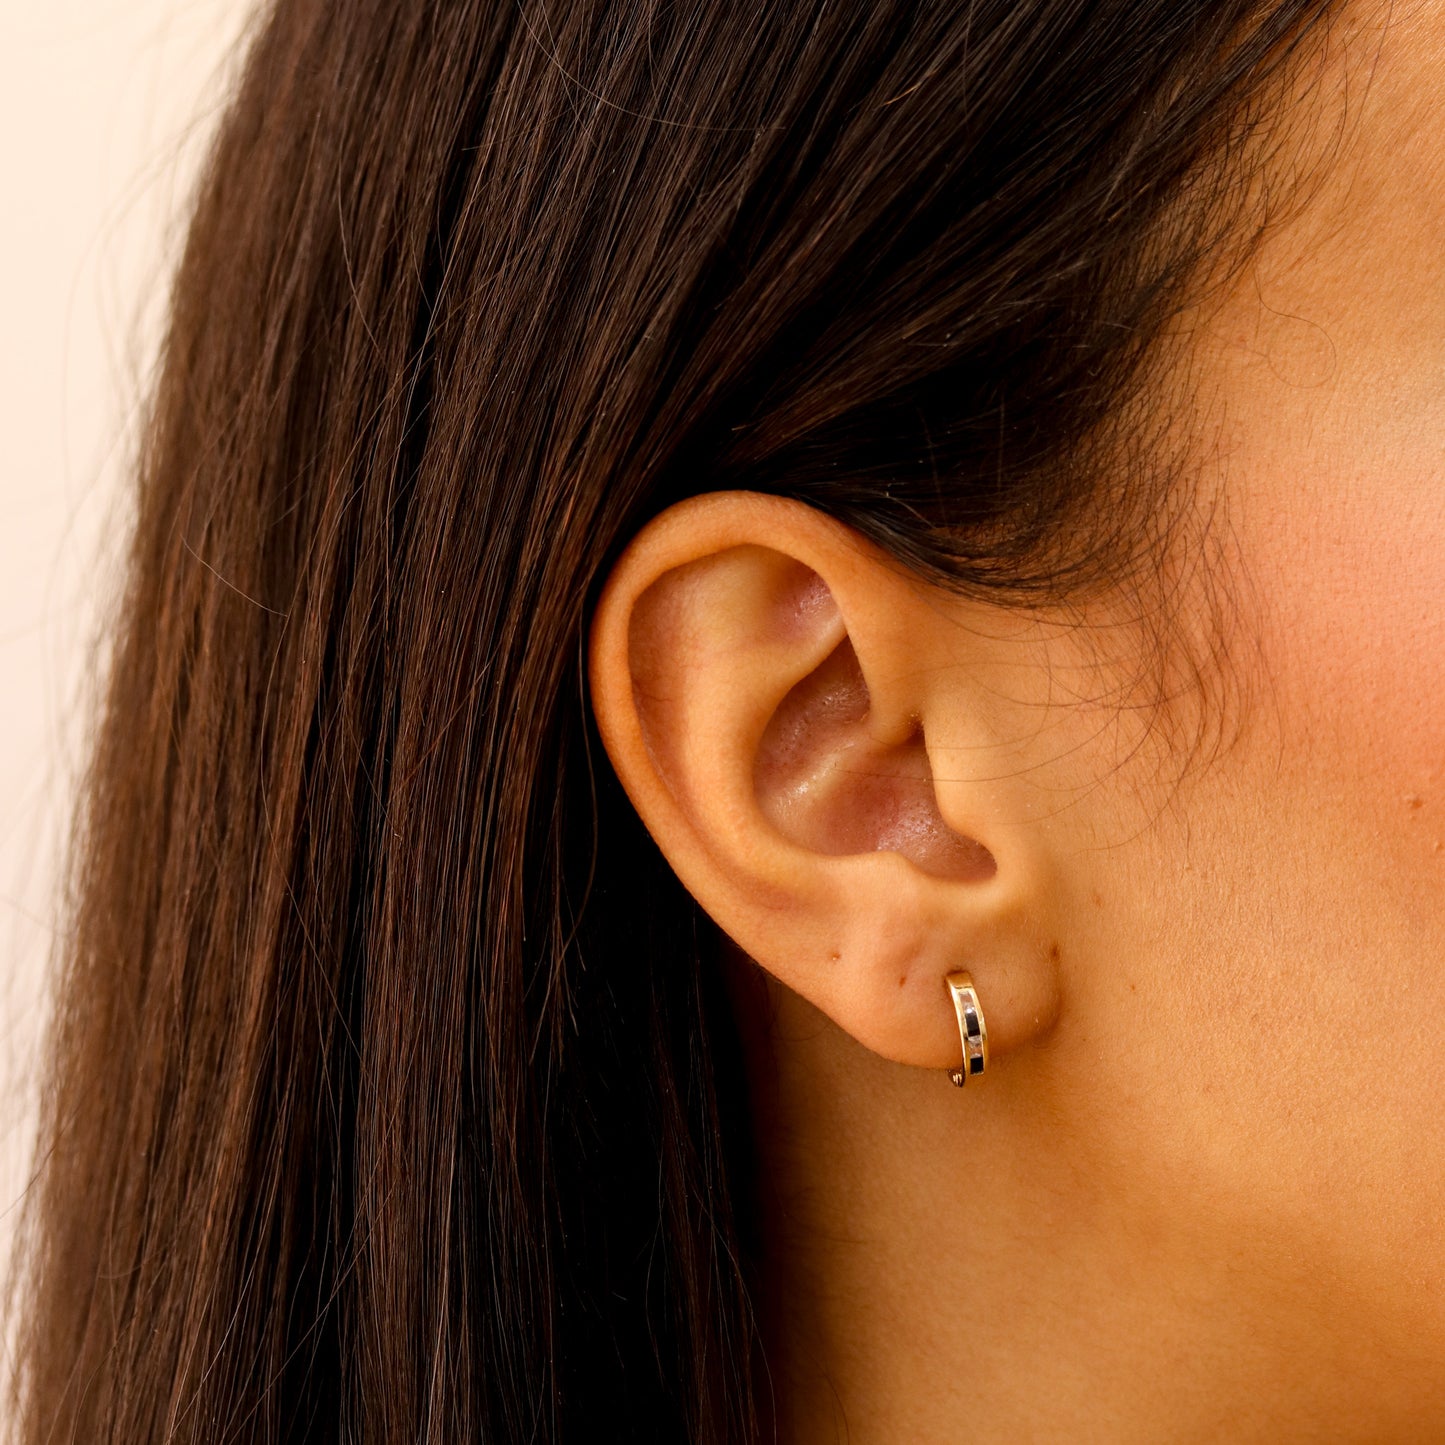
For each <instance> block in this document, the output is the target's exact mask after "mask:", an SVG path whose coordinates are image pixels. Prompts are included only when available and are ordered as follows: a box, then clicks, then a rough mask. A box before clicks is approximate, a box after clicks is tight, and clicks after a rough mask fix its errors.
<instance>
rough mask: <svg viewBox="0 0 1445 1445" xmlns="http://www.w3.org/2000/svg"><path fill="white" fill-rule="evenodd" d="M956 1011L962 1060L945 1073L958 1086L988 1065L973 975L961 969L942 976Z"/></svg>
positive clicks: (986, 1046)
mask: <svg viewBox="0 0 1445 1445" xmlns="http://www.w3.org/2000/svg"><path fill="white" fill-rule="evenodd" d="M944 983H945V984H946V985H947V986H948V992H949V994H950V996H951V997H952V999H953V1010H954V1012H955V1013H956V1014H957V1015H958V1037H959V1042H960V1043H961V1044H962V1045H963V1064H962V1066H961V1067H960V1068H957V1069H950V1070H949V1071H948V1077H949V1078H950V1079H952V1080H953V1082H954V1083H955V1084H957V1085H958V1087H959V1088H960V1089H961V1088H963V1086H964V1085H965V1084H966V1083H967V1082H968V1080H969V1079H970V1078H978V1077H979V1076H980V1075H982V1073H983V1071H984V1070H985V1069H986V1068H987V1067H988V1028H987V1027H986V1026H985V1024H984V1021H983V1009H982V1008H981V1007H980V1005H979V1002H978V994H977V992H976V991H975V990H974V987H973V979H972V978H971V977H970V976H969V975H968V974H967V973H966V972H964V971H963V970H962V969H960V970H957V971H956V972H954V973H950V974H949V975H947V977H946V978H945V979H944Z"/></svg>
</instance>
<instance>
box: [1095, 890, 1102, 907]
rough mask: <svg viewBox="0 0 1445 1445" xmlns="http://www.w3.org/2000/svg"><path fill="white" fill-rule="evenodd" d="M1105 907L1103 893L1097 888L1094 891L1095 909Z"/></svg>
mask: <svg viewBox="0 0 1445 1445" xmlns="http://www.w3.org/2000/svg"><path fill="white" fill-rule="evenodd" d="M1103 906H1104V895H1103V894H1102V893H1100V892H1099V890H1098V889H1097V888H1096V889H1095V890H1094V907H1095V908H1102V907H1103Z"/></svg>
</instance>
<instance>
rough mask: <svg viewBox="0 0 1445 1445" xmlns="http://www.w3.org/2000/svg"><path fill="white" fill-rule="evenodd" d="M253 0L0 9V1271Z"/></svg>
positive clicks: (131, 0) (107, 1)
mask: <svg viewBox="0 0 1445 1445" xmlns="http://www.w3.org/2000/svg"><path fill="white" fill-rule="evenodd" d="M253 8H254V7H253V3H252V0H26V3H21V0H0V203H3V208H4V209H3V218H4V224H3V226H0V327H3V332H0V334H3V344H0V443H3V445H0V1264H3V1258H4V1255H5V1254H6V1253H8V1250H9V1245H10V1240H11V1226H12V1223H13V1220H14V1213H15V1211H14V1207H13V1206H14V1201H15V1200H16V1198H17V1197H18V1196H19V1195H20V1193H21V1192H22V1191H23V1189H24V1187H25V1182H26V1178H27V1175H28V1172H29V1165H28V1158H27V1156H28V1152H29V1144H30V1133H31V1120H32V1118H33V1110H34V1103H35V1100H34V1094H33V1088H32V1080H33V1077H34V1067H33V1066H34V1054H35V1047H36V1041H37V1037H38V1033H39V1030H40V1028H41V1025H42V1021H43V1015H44V1008H43V997H44V979H45V963H46V958H47V955H48V952H49V950H50V948H51V946H52V943H53V937H54V929H55V908H54V888H55V879H56V876H57V875H56V865H57V860H58V857H59V849H60V845H61V843H62V841H63V834H64V829H65V825H66V820H67V815H68V811H69V806H70V797H71V793H72V788H73V784H74V777H75V773H76V769H77V766H78V763H79V761H80V760H81V759H82V757H83V744H84V728H83V722H84V717H83V711H82V709H83V704H84V697H85V689H84V683H85V681H86V678H87V676H88V674H89V672H90V671H91V670H92V662H91V643H92V640H93V636H94V633H95V629H96V626H97V622H98V620H99V619H102V618H103V616H104V609H105V606H106V605H107V602H108V598H109V596H110V595H111V592H112V590H113V581H114V566H113V563H112V559H113V557H114V555H115V551H116V547H117V544H118V543H119V542H120V541H122V540H123V536H124V523H125V496H124V491H123V486H124V480H125V462H126V459H127V456H128V454H129V450H130V446H131V443H132V441H133V427H132V426H131V418H132V417H133V415H134V410H135V405H136V401H137V399H138V397H139V395H140V393H141V390H142V388H143V385H144V377H145V374H146V371H147V368H148V366H149V364H150V359H151V355H152V350H153V345H154V338H155V337H156V335H157V320H158V317H159V313H160V305H161V302H162V301H163V289H164V281H165V276H166V270H167V267H168V265H169V263H170V260H171V258H172V256H173V255H174V249H175V242H176V239H177V237H178V234H179V228H178V222H179V220H180V219H181V217H182V215H183V205H184V200H185V195H186V190H187V187H188V185H189V184H190V181H191V179H192V177H193V176H194V172H195V165H196V162H197V160H198V158H199V155H200V153H201V151H202V149H203V147H204V144H205V140H206V137H207V135H208V134H209V129H210V124H211V122H212V121H213V120H214V118H215V115H216V112H217V109H218V107H219V106H220V105H221V103H222V102H223V101H224V98H225V94H226V77H227V75H228V74H229V73H230V72H229V65H230V61H231V58H232V56H233V55H234V52H235V40H236V38H237V36H238V35H239V34H240V32H241V29H242V26H243V24H244V22H245V20H246V19H247V18H249V16H250V15H251V13H252V11H253ZM7 1354H8V1352H7ZM0 1427H3V1421H0ZM4 1433H5V1432H4V1431H3V1428H0V1434H4Z"/></svg>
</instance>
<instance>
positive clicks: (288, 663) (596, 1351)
mask: <svg viewBox="0 0 1445 1445" xmlns="http://www.w3.org/2000/svg"><path fill="white" fill-rule="evenodd" d="M1322 3H1323V0H1283V3H1271V4H1265V5H1263V6H1261V5H1260V4H1259V3H1257V0H1210V3H1204V0H1097V3H1090V4H1081V3H1078V0H982V3H954V0H940V3H919V0H871V3H867V4H861V3H860V4H849V3H836V0H835V3H831V4H830V3H824V0H776V3H773V4H770V5H742V4H737V3H727V0H686V3H680V4H672V5H659V4H656V3H652V0H567V3H566V4H561V3H557V0H506V3H499V0H420V3H419V0H408V3H390V0H373V3H368V4H358V3H346V0H340V3H338V0H277V3H275V4H274V5H272V6H271V8H270V9H269V11H268V12H267V13H266V14H265V15H264V16H263V17H261V19H260V21H259V22H258V27H257V29H256V31H255V34H254V38H253V40H252V43H251V48H250V52H249V58H248V61H247V64H246V66H245V68H244V71H243V72H242V75H241V79H240V82H239V88H238V90H237V93H236V95H235V96H234V99H233V101H232V103H231V105H230V108H229V111H228V113H227V115H226V118H225V121H224V124H223V125H222V127H221V130H220V133H219V137H218V139H217V140H216V142H215V145H214V149H213V152H212V155H211V158H210V162H209V166H208V168H207V170H206V173H205V176H204V182H203V184H202V185H201V187H200V190H199V194H198V198H197V200H196V203H195V208H194V214H193V216H192V218H191V221H190V229H189V239H188V244H187V248H186V251H185V255H184V259H183V263H182V265H181V267H180V269H179V273H178V275H177V278H176V280H175V286H174V293H173V298H172V307H171V313H170V314H171V320H170V328H169V333H168V337H167V340H166V344H165V349H164V354H163V358H162V366H161V369H160V372H159V376H158V380H157V384H156V386H155V389H154V392H153V397H152V401H151V407H150V412H149V420H148V426H147V431H146V439H145V445H144V448H143V455H142V456H141V457H140V459H139V466H138V477H139V488H138V493H137V515H138V520H137V522H136V527H135V533H134V539H133V542H132V544H131V551H130V561H129V571H128V586H127V590H126V593H125V597H124V600H123V604H122V606H121V611H120V616H119V620H118V624H117V626H116V627H115V629H114V633H113V654H112V658H111V662H110V665H109V669H108V675H107V682H106V691H105V694H104V704H103V708H102V713H101V716H100V718H99V726H98V733H97V742H96V746H95V752H94V761H93V767H92V771H91V774H90V778H89V782H88V788H87V792H86V795H85V800H84V806H83V808H82V811H81V813H80V815H79V823H78V828H77V836H76V842H75V852H74V859H75V865H74V883H73V911H72V914H71V926H70V929H69V931H68V934H67V936H66V942H65V946H64V950H63V951H64V958H63V964H64V967H63V973H62V977H61V978H60V981H59V984H58V989H59V992H58V1006H57V1014H56V1023H55V1033H54V1039H53V1045H52V1048H53V1058H52V1062H51V1066H50V1067H51V1074H50V1077H49V1085H48V1093H47V1105H46V1117H45V1123H44V1134H43V1140H44V1144H43V1149H44V1154H43V1167H42V1169H41V1172H40V1175H39V1182H38V1184H37V1186H36V1189H35V1192H34V1198H33V1201H32V1205H33V1218H32V1220H31V1231H32V1232H31V1238H30V1254H29V1260H30V1270H31V1274H30V1277H29V1283H28V1287H27V1288H28V1313H27V1317H26V1320H25V1337H24V1341H23V1356H22V1371H21V1376H20V1381H21V1392H22V1406H23V1420H24V1425H23V1431H24V1434H23V1438H24V1440H25V1441H27V1442H30V1445H40V1442H42V1441H62V1440H83V1441H87V1442H102V1441H104V1442H110V1445H141V1442H147V1445H149V1442H160V1441H205V1442H209V1445H220V1442H224V1441H228V1440H257V1441H267V1442H278V1445H279V1442H291V1441H302V1440H305V1441H314V1442H336V1445H340V1442H342V1441H346V1442H359V1441H363V1440H369V1441H389V1442H401V1441H409V1442H420V1441H431V1442H454V1441H462V1440H492V1441H527V1440H545V1441H557V1442H560V1441H573V1440H578V1441H580V1440H594V1439H597V1438H604V1437H605V1438H609V1439H637V1440H689V1441H698V1442H724V1441H743V1440H747V1439H749V1438H751V1437H752V1436H753V1435H754V1434H755V1432H756V1430H757V1421H758V1418H759V1417H758V1401H759V1399H760V1394H759V1391H760V1390H761V1389H762V1388H763V1386H762V1384H761V1383H760V1382H761V1381H762V1379H763V1377H764V1372H763V1371H762V1370H761V1368H760V1364H759V1347H758V1342H757V1330H756V1325H755V1321H754V1319H753V1316H752V1313H751V1310H750V1283H751V1278H750V1265H749V1257H750V1256H749V1233H748V1218H749V1216H748V1210H747V1197H748V1195H747V1171H748V1167H749V1163H748V1161H749V1157H750V1156H749V1151H748V1125H747V1112H746V1101H745V1099H744V1098H743V1094H742V1086H741V1082H740V1075H739V1072H738V1065H737V1060H736V1043H735V1040H734V1038H733V1034H732V1022H731V1016H730V1014H729V1012H728V1009H727V1006H726V1002H725V999H724V997H723V995H722V993H721V988H720V984H719V981H718V979H717V973H716V970H715V969H714V968H713V967H712V966H711V964H710V951H709V950H710V937H711V935H710V933H709V928H708V925H707V924H706V920H704V919H702V918H700V917H699V916H698V914H697V912H696V910H695V908H694V906H693V904H692V902H691V900H690V899H689V898H688V897H687V896H686V894H685V893H684V892H683V890H682V889H681V888H680V886H679V885H678V883H677V882H676V880H675V879H674V878H673V876H672V875H671V873H670V872H669V870H668V869H667V867H666V865H665V864H664V863H663V861H662V860H661V859H660V857H659V856H658V854H657V853H656V851H655V850H654V848H653V847H652V845H651V843H650V840H649V839H648V837H647V836H646V834H645V832H644V831H643V830H642V828H641V826H640V824H639V823H638V821H637V819H636V817H635V815H634V814H633V813H632V811H631V809H630V808H629V806H628V805H627V802H626V800H625V798H624V797H623V796H622V794H621V792H620V789H619V787H618V786H617V784H616V781H615V780H614V778H613V777H612V776H611V774H610V772H609V771H608V769H607V767H606V764H605V759H604V758H603V755H602V754H601V752H600V749H599V748H598V746H597V744H596V740H595V735H594V733H593V731H592V727H591V722H590V715H589V708H588V701H587V697H586V692H585V687H584V675H583V657H582V646H583V637H584V630H585V624H586V621H587V618H588V609H589V605H590V602H591V599H592V598H593V597H594V595H595V593H596V591H597V589H598V587H599V586H600V583H601V581H602V580H603V579H604V578H605V575H606V573H607V569H608V566H609V563H610V561H611V560H612V559H613V558H614V557H615V556H616V554H617V552H618V550H619V549H620V547H621V546H622V545H623V544H624V543H625V542H626V541H627V539H628V538H629V536H631V535H632V534H633V533H634V532H635V531H636V529H637V528H638V527H639V526H640V525H641V524H642V523H643V522H644V521H645V520H646V519H647V518H648V517H650V516H651V515H653V514H655V513H656V512H657V511H658V510H659V509H661V508H663V507H664V506H666V505H667V504H669V503H670V502H673V501H675V500H677V499H679V498H681V497H684V496H687V495H690V494H693V493H697V492H701V491H705V490H709V489H713V488H735V487H740V488H751V489H755V490H761V491H768V492H776V493H783V494H786V495H789V496H792V497H796V498H800V499H802V500H804V501H806V502H808V503H811V504H812V505H813V506H816V507H819V508H822V509H824V510H825V511H827V512H829V513H831V514H832V515H834V516H836V517H839V518H841V519H843V520H844V521H846V522H847V523H849V524H851V525H852V526H854V527H856V528H858V529H860V530H861V531H862V532H864V533H866V534H867V535H868V536H869V537H870V538H872V539H873V540H874V541H876V542H878V543H880V544H881V545H882V546H883V547H885V548H886V549H887V550H888V551H889V552H890V553H891V554H892V555H894V556H896V557H897V558H898V559H900V560H901V561H902V562H904V563H906V564H908V565H909V566H912V567H915V568H917V569H919V570H920V572H922V573H923V574H924V575H926V576H929V577H931V578H933V579H935V580H938V581H940V582H946V583H947V584H948V585H953V586H960V587H967V588H971V589H978V590H981V591H986V592H988V593H989V594H991V595H996V596H999V597H1001V598H1005V599H1007V598H1010V597H1012V598H1017V599H1019V600H1020V601H1027V599H1028V598H1029V597H1031V596H1037V595H1041V594H1046V595H1050V596H1054V595H1065V594H1067V593H1068V592H1069V591H1070V589H1073V588H1075V587H1078V586H1084V585H1086V584H1088V583H1090V582H1093V581H1097V580H1099V579H1100V578H1117V577H1119V576H1121V575H1123V574H1124V573H1125V571H1126V570H1127V569H1128V568H1129V567H1130V566H1131V565H1133V563H1134V562H1135V560H1136V558H1137V555H1138V554H1139V547H1140V541H1141V539H1142V538H1145V537H1147V536H1148V535H1149V532H1150V528H1149V525H1148V520H1147V519H1148V518H1149V517H1150V516H1151V515H1152V512H1151V508H1153V507H1155V506H1157V505H1158V504H1159V495H1160V493H1159V489H1158V486H1157V481H1158V479H1157V477H1154V476H1152V475H1151V469H1150V468H1149V467H1148V466H1147V465H1142V464H1140V465H1132V466H1130V467H1128V468H1125V469H1119V468H1111V469H1110V471H1109V477H1110V480H1109V481H1108V483H1107V485H1106V484H1105V483H1104V481H1103V477H1104V474H1105V472H1104V469H1103V468H1102V467H1101V466H1100V461H1101V459H1102V458H1104V457H1106V456H1107V457H1118V456H1121V455H1123V454H1124V452H1125V451H1127V450H1128V448H1127V447H1126V446H1125V442H1126V441H1127V438H1125V437H1124V436H1123V433H1122V430H1121V425H1116V423H1117V422H1118V421H1119V419H1120V418H1123V417H1125V416H1127V415H1128V414H1129V408H1128V407H1127V405H1126V402H1127V400H1128V398H1130V397H1131V396H1132V395H1134V394H1135V393H1136V392H1137V390H1138V387H1139V385H1140V378H1141V377H1142V376H1143V374H1144V372H1143V365H1142V363H1143V362H1144V360H1145V359H1146V357H1147V356H1148V355H1149V354H1150V350H1149V348H1150V345H1151V342H1152V341H1153V340H1154V339H1155V338H1157V337H1158V335H1159V333H1160V330H1161V328H1162V327H1163V326H1165V325H1166V324H1167V322H1168V320H1169V318H1170V316H1171V314H1172V312H1173V308H1175V307H1176V306H1177V304H1178V303H1179V301H1180V299H1181V296H1182V295H1183V293H1182V291H1181V287H1182V285H1183V283H1184V282H1185V281H1186V280H1187V279H1188V278H1190V277H1191V276H1194V275H1196V274H1197V273H1198V271H1199V267H1200V265H1201V263H1202V262H1204V261H1206V260H1208V259H1209V258H1210V257H1211V256H1215V255H1217V254H1218V252H1219V247H1220V246H1221V245H1222V244H1223V243H1224V240H1225V238H1226V237H1227V236H1229V235H1233V234H1236V233H1237V231H1238V226H1237V222H1238V220H1239V214H1240V211H1241V206H1242V205H1243V202H1242V200H1241V198H1242V197H1243V196H1244V195H1245V193H1246V190H1247V188H1246V187H1245V186H1244V185H1243V181H1242V177H1241V174H1240V157H1242V156H1245V155H1246V154H1248V153H1249V152H1250V149H1251V147H1250V143H1249V137H1250V135H1251V133H1252V128H1253V127H1255V126H1256V125H1257V123H1258V121H1259V120H1260V118H1261V116H1262V115H1264V114H1266V113H1267V107H1265V108H1262V101H1261V97H1263V96H1264V95H1265V94H1266V91H1265V84H1266V81H1267V80H1268V79H1269V78H1270V77H1271V76H1274V75H1277V74H1278V73H1279V67H1280V63H1281V61H1282V60H1284V59H1285V58H1287V57H1288V56H1289V55H1290V53H1291V51H1292V48H1297V47H1298V41H1299V37H1300V36H1301V35H1303V34H1304V33H1306V32H1307V31H1308V30H1309V28H1310V26H1311V24H1312V22H1313V21H1314V19H1315V17H1316V15H1317V12H1318V11H1319V10H1320V9H1321V8H1322ZM1276 103H1277V99H1276ZM1137 450H1138V449H1137V448H1136V449H1135V451H1136V452H1137ZM1137 460H1138V457H1137V456H1136V461H1137Z"/></svg>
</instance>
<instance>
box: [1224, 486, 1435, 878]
mask: <svg viewBox="0 0 1445 1445" xmlns="http://www.w3.org/2000/svg"><path fill="white" fill-rule="evenodd" d="M1252 532H1253V535H1252V536H1247V537H1246V539H1245V546H1246V548H1247V549H1248V552H1247V558H1248V566H1249V570H1250V572H1251V573H1252V575H1253V579H1254V589H1255V592H1256V595H1257V598H1258V603H1259V612H1258V616H1257V631H1258V635H1259V639H1260V642H1261V647H1262V656H1261V659H1260V662H1261V674H1262V680H1263V682H1264V684H1265V686H1264V687H1263V688H1262V689H1259V690H1258V691H1259V694H1260V699H1261V701H1262V703H1263V705H1264V706H1265V708H1266V709H1269V710H1271V711H1272V712H1273V714H1274V716H1273V718H1272V719H1271V720H1270V721H1272V723H1273V725H1274V726H1275V727H1276V728H1277V729H1278V734H1279V745H1280V751H1281V761H1282V763H1283V771H1284V775H1285V777H1286V778H1287V779H1288V781H1289V783H1290V785H1291V786H1292V787H1293V788H1295V789H1299V790H1302V791H1303V792H1304V793H1305V795H1306V796H1307V797H1308V798H1309V799H1310V800H1311V803H1312V806H1315V807H1319V808H1323V809H1324V810H1325V813H1326V816H1329V817H1331V818H1332V819H1333V820H1334V821H1335V823H1336V826H1338V827H1341V828H1343V829H1346V830H1347V831H1346V832H1344V833H1343V834H1342V835H1339V836H1336V837H1333V838H1330V839H1328V840H1325V839H1321V840H1319V841H1320V842H1321V843H1323V844H1325V846H1328V847H1330V848H1332V849H1334V850H1336V851H1338V852H1339V853H1340V854H1342V855H1347V854H1350V853H1354V854H1355V855H1356V862H1357V864H1358V862H1360V861H1363V859H1362V856H1361V855H1363V854H1368V853H1377V854H1382V855H1388V856H1389V857H1391V858H1392V859H1393V860H1394V862H1395V863H1396V864H1398V865H1403V866H1407V867H1409V868H1410V869H1411V870H1412V871H1413V870H1415V869H1418V868H1420V867H1421V866H1422V865H1424V866H1427V867H1428V871H1429V876H1430V877H1431V879H1432V880H1434V881H1438V877H1439V872H1438V869H1437V867H1436V860H1437V859H1438V857H1439V854H1440V852H1441V851H1442V840H1445V467H1442V468H1441V469H1440V470H1439V473H1438V475H1421V476H1418V477H1415V478H1412V479H1409V480H1404V479H1401V478H1400V477H1399V476H1398V475H1394V476H1391V477H1389V478H1382V477H1378V476H1361V477H1359V478H1355V479H1351V480H1350V481H1349V482H1337V483H1336V484H1334V485H1332V486H1331V485H1321V486H1319V487H1318V488H1317V489H1311V490H1308V491H1307V490H1305V489H1303V488H1301V489H1299V490H1296V491H1293V492H1286V493H1284V495H1283V496H1282V497H1281V498H1280V500H1279V501H1278V502H1277V503H1276V504H1275V505H1272V506H1270V507H1269V508H1268V509H1267V510H1266V511H1264V512H1263V514H1262V515H1261V516H1260V517H1259V518H1258V520H1257V522H1256V524H1255V525H1254V527H1253V529H1252ZM1311 851H1312V852H1313V851H1314V850H1313V849H1311ZM1435 900H1436V902H1437V904H1438V903H1439V901H1440V900H1441V895H1440V894H1439V892H1438V891H1437V892H1436V894H1435Z"/></svg>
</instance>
